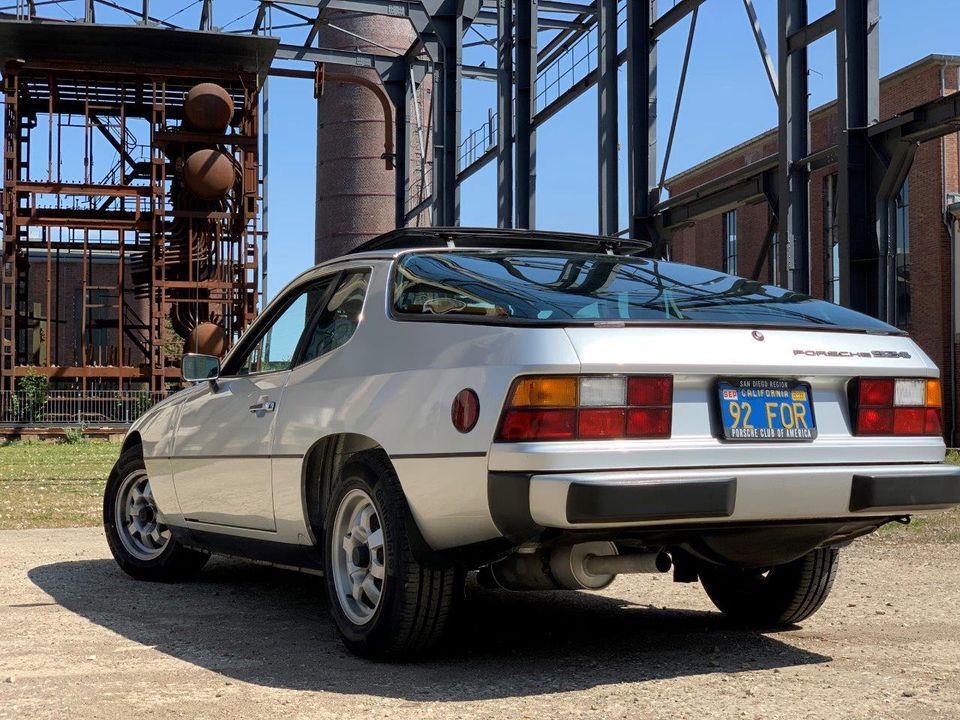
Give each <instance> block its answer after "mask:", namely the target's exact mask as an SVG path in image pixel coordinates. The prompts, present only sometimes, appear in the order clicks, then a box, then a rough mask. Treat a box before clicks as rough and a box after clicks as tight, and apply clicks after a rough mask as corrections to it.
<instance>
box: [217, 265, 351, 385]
mask: <svg viewBox="0 0 960 720" xmlns="http://www.w3.org/2000/svg"><path fill="white" fill-rule="evenodd" d="M331 281H332V278H330V277H327V278H324V279H322V280H320V281H318V282H316V283H314V284H313V285H309V286H307V287H306V288H305V289H304V290H303V291H302V292H301V293H300V294H299V295H296V296H295V297H294V298H293V299H292V300H291V301H290V302H289V304H288V305H287V307H286V308H285V309H284V310H283V311H282V312H281V313H280V314H279V315H278V316H277V317H276V318H274V320H273V322H272V323H271V325H270V327H269V328H268V329H267V331H266V332H265V333H264V334H263V335H262V336H261V338H260V340H259V341H258V342H257V344H256V345H254V346H253V347H252V348H251V349H250V351H249V352H248V353H247V355H246V357H245V358H244V359H243V360H242V361H241V362H240V366H239V368H238V369H237V371H236V374H237V375H250V374H251V373H261V372H276V371H278V370H289V369H290V366H291V365H292V364H293V356H294V353H295V352H296V350H297V345H298V344H299V342H300V337H301V336H302V335H303V331H304V329H305V328H306V327H307V322H308V321H309V319H310V317H311V316H312V315H313V312H314V310H315V309H316V308H317V306H319V305H320V303H321V302H322V301H323V298H324V296H325V295H326V293H327V290H328V288H329V287H330V283H331ZM228 370H229V369H228Z"/></svg>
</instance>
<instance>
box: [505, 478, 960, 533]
mask: <svg viewBox="0 0 960 720" xmlns="http://www.w3.org/2000/svg"><path fill="white" fill-rule="evenodd" d="M488 499H489V503H490V513H491V516H492V518H493V521H494V523H495V524H496V526H497V528H498V530H499V531H500V532H501V533H502V534H503V535H504V536H505V537H507V538H510V539H514V540H518V541H522V540H521V538H523V539H529V538H530V537H533V536H535V535H536V534H538V533H539V532H540V531H541V530H542V529H544V528H561V529H589V528H610V527H618V526H622V527H637V528H643V527H661V526H671V525H691V524H698V523H708V524H711V525H715V524H717V523H727V522H729V523H739V522H769V521H781V520H782V521H787V522H789V521H797V520H802V521H806V520H816V519H825V518H830V519H845V518H860V517H865V516H871V515H876V516H890V515H898V514H909V513H912V512H916V511H919V510H931V509H941V508H946V507H949V506H951V505H955V504H958V503H960V467H956V466H952V465H945V464H932V463H931V464H917V465H892V466H877V465H865V466H808V467H745V468H720V469H684V470H672V471H648V470H638V471H618V472H577V473H568V472H562V473H502V472H491V473H490V474H489V480H488Z"/></svg>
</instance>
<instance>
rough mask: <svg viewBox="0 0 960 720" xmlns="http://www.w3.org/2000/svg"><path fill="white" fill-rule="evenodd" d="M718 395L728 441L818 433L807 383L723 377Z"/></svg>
mask: <svg viewBox="0 0 960 720" xmlns="http://www.w3.org/2000/svg"><path fill="white" fill-rule="evenodd" d="M719 394H720V416H721V418H722V421H723V437H724V439H725V440H781V441H783V440H813V439H814V438H815V437H816V436H817V423H816V420H815V419H814V416H813V399H812V398H811V397H810V385H809V384H808V383H805V382H800V381H798V380H777V379H771V378H724V379H722V380H720V382H719Z"/></svg>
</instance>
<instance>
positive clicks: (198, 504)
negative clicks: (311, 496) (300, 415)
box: [173, 275, 335, 531]
mask: <svg viewBox="0 0 960 720" xmlns="http://www.w3.org/2000/svg"><path fill="white" fill-rule="evenodd" d="M334 277H335V275H328V276H325V277H323V278H320V279H317V280H313V281H311V282H307V283H304V284H303V285H300V286H297V287H294V288H292V289H291V290H289V291H287V292H286V293H284V295H283V296H282V297H280V298H278V299H277V300H276V301H275V302H274V303H273V304H271V306H270V308H268V310H267V311H266V313H265V317H264V321H263V322H260V323H257V326H256V327H255V328H253V329H252V331H253V332H252V334H250V335H247V336H244V337H243V338H242V339H241V341H240V343H239V345H238V346H237V348H236V351H235V352H234V353H231V355H230V357H229V358H228V359H227V361H226V363H225V364H224V367H223V369H222V371H221V377H220V379H219V380H218V381H217V382H215V383H214V382H211V383H208V385H207V387H206V388H205V389H204V390H203V391H202V392H200V393H198V394H197V395H194V396H193V397H191V398H189V399H188V400H186V401H185V402H184V404H183V409H182V411H181V415H180V420H179V423H178V426H177V433H176V439H175V446H174V458H173V482H174V487H175V488H176V492H177V498H178V499H179V501H180V509H181V511H182V513H183V517H184V519H185V520H186V521H188V522H194V523H203V524H206V525H215V526H226V527H235V528H246V529H253V530H266V531H274V530H276V520H275V516H274V507H273V491H272V484H271V467H270V453H271V447H272V443H273V433H274V426H275V418H276V414H277V413H276V411H277V409H278V408H279V407H280V405H281V404H282V402H283V392H284V387H285V385H286V382H287V378H288V376H289V374H290V369H291V367H293V364H294V362H295V360H296V357H297V353H298V348H299V346H300V344H301V338H302V336H303V334H304V329H305V328H306V327H307V322H308V320H309V319H310V317H311V316H312V315H313V314H314V313H315V311H316V309H317V308H318V307H322V305H323V303H324V301H325V300H326V295H327V293H328V291H329V290H330V287H331V284H332V280H333V278H334Z"/></svg>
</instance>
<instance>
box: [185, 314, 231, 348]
mask: <svg viewBox="0 0 960 720" xmlns="http://www.w3.org/2000/svg"><path fill="white" fill-rule="evenodd" d="M183 351H184V352H190V353H201V354H203V355H215V356H216V357H223V355H224V353H226V352H227V333H226V331H225V330H224V329H223V328H222V327H220V326H219V325H217V324H216V323H212V322H202V323H200V324H199V325H197V326H196V327H195V328H194V329H193V330H191V331H190V335H189V336H187V340H186V342H185V343H184V344H183Z"/></svg>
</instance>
